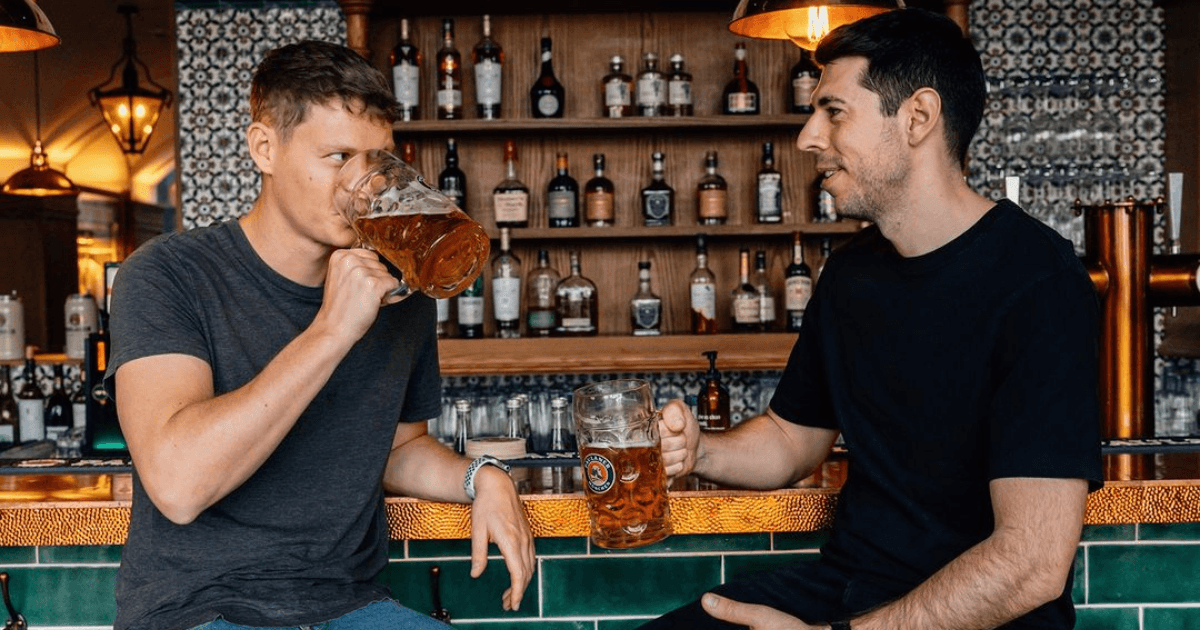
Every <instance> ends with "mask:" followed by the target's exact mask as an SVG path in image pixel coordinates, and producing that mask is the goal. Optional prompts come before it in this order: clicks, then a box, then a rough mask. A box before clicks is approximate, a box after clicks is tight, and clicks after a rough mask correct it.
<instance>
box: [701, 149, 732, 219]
mask: <svg viewBox="0 0 1200 630" xmlns="http://www.w3.org/2000/svg"><path fill="white" fill-rule="evenodd" d="M696 204H697V208H696V219H697V221H698V222H699V223H700V224H701V225H724V224H725V221H726V220H727V219H728V218H729V185H728V184H726V183H725V178H724V177H721V176H720V175H718V174H717V152H716V151H709V152H708V153H707V154H705V156H704V177H702V178H701V179H700V182H699V183H698V184H696Z"/></svg>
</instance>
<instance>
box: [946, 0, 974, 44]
mask: <svg viewBox="0 0 1200 630" xmlns="http://www.w3.org/2000/svg"><path fill="white" fill-rule="evenodd" d="M970 8H971V0H946V15H948V16H950V19H952V20H954V21H955V22H957V23H958V27H959V28H961V29H962V32H963V34H964V35H970V34H971V15H970Z"/></svg>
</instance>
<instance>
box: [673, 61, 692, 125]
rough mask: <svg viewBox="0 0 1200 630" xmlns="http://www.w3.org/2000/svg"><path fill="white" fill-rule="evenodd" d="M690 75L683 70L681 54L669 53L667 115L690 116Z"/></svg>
mask: <svg viewBox="0 0 1200 630" xmlns="http://www.w3.org/2000/svg"><path fill="white" fill-rule="evenodd" d="M692 111H693V107H692V75H690V74H688V73H687V72H684V70H683V55H681V54H679V53H675V54H674V55H671V75H670V76H668V77H667V115H668V116H691V115H692Z"/></svg>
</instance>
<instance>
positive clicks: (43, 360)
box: [0, 352, 83, 366]
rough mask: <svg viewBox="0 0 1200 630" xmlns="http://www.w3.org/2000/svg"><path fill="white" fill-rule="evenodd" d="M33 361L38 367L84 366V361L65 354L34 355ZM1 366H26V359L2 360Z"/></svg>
mask: <svg viewBox="0 0 1200 630" xmlns="http://www.w3.org/2000/svg"><path fill="white" fill-rule="evenodd" d="M33 361H34V363H35V364H37V365H57V364H62V365H82V364H83V359H72V358H71V357H68V356H67V355H65V354H63V353H61V352H60V353H57V354H53V353H51V354H37V355H34V357H33ZM0 365H7V366H17V365H25V359H0Z"/></svg>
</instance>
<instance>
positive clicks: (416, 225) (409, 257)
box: [333, 149, 490, 298]
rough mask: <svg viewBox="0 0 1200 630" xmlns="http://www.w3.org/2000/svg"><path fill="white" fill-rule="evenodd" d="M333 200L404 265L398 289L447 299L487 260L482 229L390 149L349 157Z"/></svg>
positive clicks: (372, 244)
mask: <svg viewBox="0 0 1200 630" xmlns="http://www.w3.org/2000/svg"><path fill="white" fill-rule="evenodd" d="M333 203H334V207H335V208H337V209H338V211H339V212H341V214H342V216H343V217H345V218H346V221H348V222H349V223H350V226H351V227H352V228H354V232H355V233H356V234H358V238H359V241H361V243H362V244H363V245H364V246H366V247H369V248H371V249H373V250H375V251H377V252H379V253H380V254H382V255H383V257H384V258H386V259H387V260H388V261H389V262H391V263H392V264H393V265H395V266H396V268H397V269H399V270H400V273H401V274H402V277H401V286H400V289H399V290H397V291H393V294H395V295H407V294H408V293H409V292H410V291H420V292H421V293H424V294H425V295H428V296H429V297H433V298H448V297H450V296H452V295H455V294H457V293H459V292H460V291H462V290H463V289H465V288H467V287H468V286H470V285H471V283H472V282H474V281H475V278H476V277H478V276H479V274H480V273H481V272H482V271H483V267H484V264H485V263H486V262H487V259H488V251H489V248H490V243H489V241H488V236H487V233H486V232H484V230H483V228H482V227H481V226H480V225H479V224H478V223H476V222H475V221H473V220H472V219H471V217H469V216H467V214H466V213H465V212H463V211H462V210H460V209H459V208H458V207H457V206H455V205H454V202H452V201H450V199H449V198H447V197H446V196H445V195H443V194H442V193H441V192H439V191H437V190H435V189H434V188H432V187H430V186H429V185H428V184H426V183H425V180H424V179H423V178H422V177H421V175H420V174H419V173H417V171H416V170H414V169H413V168H412V167H411V166H409V165H407V164H405V163H404V162H402V161H401V160H400V158H397V157H396V156H395V155H392V154H391V153H388V152H387V151H379V150H374V149H373V150H370V151H362V152H360V153H357V154H355V155H354V156H353V157H351V158H350V159H349V160H347V161H346V163H345V164H344V165H342V168H341V170H340V171H339V172H338V176H337V182H336V184H335V187H334V193H333Z"/></svg>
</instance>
